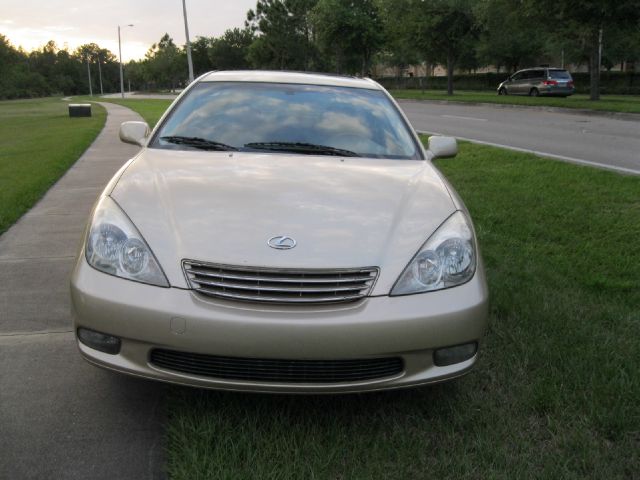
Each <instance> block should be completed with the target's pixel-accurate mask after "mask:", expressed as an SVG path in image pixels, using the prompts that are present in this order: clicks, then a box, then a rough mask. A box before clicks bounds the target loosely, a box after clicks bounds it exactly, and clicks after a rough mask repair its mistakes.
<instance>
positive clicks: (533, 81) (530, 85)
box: [523, 69, 547, 94]
mask: <svg viewBox="0 0 640 480" xmlns="http://www.w3.org/2000/svg"><path fill="white" fill-rule="evenodd" d="M546 79H547V75H546V71H545V70H544V69H538V70H531V77H530V78H529V79H528V80H527V88H526V90H525V91H524V92H523V93H525V94H529V92H531V90H533V89H534V88H536V89H538V91H541V89H542V82H544V81H545V80H546Z"/></svg>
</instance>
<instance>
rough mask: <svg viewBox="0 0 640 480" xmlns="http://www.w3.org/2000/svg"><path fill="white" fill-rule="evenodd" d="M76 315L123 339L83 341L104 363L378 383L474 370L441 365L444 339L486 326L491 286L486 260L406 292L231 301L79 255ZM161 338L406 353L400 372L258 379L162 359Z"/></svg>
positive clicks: (159, 374) (296, 350)
mask: <svg viewBox="0 0 640 480" xmlns="http://www.w3.org/2000/svg"><path fill="white" fill-rule="evenodd" d="M71 299H72V313H73V318H74V324H75V327H76V332H77V328H80V327H84V328H88V329H91V330H95V331H98V332H103V333H106V334H109V335H114V336H117V337H119V338H120V339H121V340H122V346H121V349H120V352H119V353H118V354H116V355H112V354H108V353H103V352H100V351H98V350H94V349H93V348H90V347H87V346H86V345H84V344H83V343H80V342H78V346H79V348H80V351H81V353H82V355H83V356H84V357H85V358H86V359H87V360H88V361H90V362H92V363H94V364H96V365H99V366H101V367H105V368H109V369H113V370H117V371H120V372H123V373H127V374H131V375H137V376H140V377H146V378H151V379H156V380H162V381H166V382H171V383H177V384H183V385H191V386H197V387H205V388H215V389H225V390H240V391H261V392H290V393H336V392H360V391H374V390H383V389H392V388H401V387H409V386H416V385H423V384H428V383H434V382H439V381H443V380H447V379H450V378H454V377H457V376H460V375H462V374H464V373H466V372H467V371H468V370H469V369H470V368H471V367H472V366H473V365H474V363H475V362H476V359H477V354H476V355H475V356H473V357H472V358H470V359H468V360H466V361H463V362H460V363H456V364H454V365H449V366H444V367H440V366H436V365H435V364H434V361H433V351H434V350H435V349H438V348H442V347H447V346H453V345H459V344H464V343H468V342H479V341H480V340H481V338H482V336H483V334H484V332H485V329H486V318H487V308H488V293H487V287H486V281H485V278H484V273H483V270H482V267H481V266H479V268H478V271H477V273H476V275H475V276H474V278H473V279H472V280H471V281H470V282H468V283H466V284H465V285H462V286H459V287H455V288H450V289H447V290H441V291H438V292H431V293H426V294H418V295H410V296H404V297H388V296H382V297H369V298H367V299H365V300H363V301H361V302H357V303H352V304H338V305H325V306H316V307H309V306H306V307H289V306H268V305H259V304H243V303H233V302H226V301H221V300H217V299H212V298H206V297H202V296H201V295H199V294H196V293H194V292H192V291H188V290H184V289H178V288H160V287H153V286H149V285H144V284H140V283H136V282H132V281H128V280H124V279H120V278H116V277H113V276H110V275H107V274H104V273H102V272H98V271H96V270H94V269H93V268H92V267H90V266H89V265H88V264H87V263H86V261H85V260H84V256H82V255H81V256H80V258H79V259H78V261H77V264H76V268H75V270H74V272H73V275H72V279H71ZM154 348H162V349H170V350H178V351H184V352H191V353H200V354H208V355H216V356H228V357H241V358H261V359H290V360H333V359H339V360H345V359H363V358H377V357H386V356H399V357H401V358H402V360H403V363H404V369H403V371H402V372H401V373H399V374H397V375H394V376H393V377H387V378H381V379H375V380H366V381H357V382H339V383H329V384H318V383H282V382H256V381H244V380H229V379H220V378H211V377H205V376H200V375H192V374H185V373H179V372H176V371H172V370H167V369H164V368H159V367H157V366H155V365H154V364H152V363H151V361H150V355H151V351H152V350H153V349H154Z"/></svg>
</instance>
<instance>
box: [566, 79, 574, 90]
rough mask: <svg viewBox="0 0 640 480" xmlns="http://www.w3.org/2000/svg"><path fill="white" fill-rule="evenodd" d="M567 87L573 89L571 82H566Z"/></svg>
mask: <svg viewBox="0 0 640 480" xmlns="http://www.w3.org/2000/svg"><path fill="white" fill-rule="evenodd" d="M567 87H571V88H573V80H569V81H568V82H567Z"/></svg>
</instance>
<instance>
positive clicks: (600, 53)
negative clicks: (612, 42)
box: [598, 27, 602, 76]
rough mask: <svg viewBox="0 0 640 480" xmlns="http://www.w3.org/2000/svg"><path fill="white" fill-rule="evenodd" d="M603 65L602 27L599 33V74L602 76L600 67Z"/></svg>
mask: <svg viewBox="0 0 640 480" xmlns="http://www.w3.org/2000/svg"><path fill="white" fill-rule="evenodd" d="M601 65H602V27H600V32H599V33H598V76H600V67H601Z"/></svg>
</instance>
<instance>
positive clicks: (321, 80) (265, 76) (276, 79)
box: [200, 70, 382, 90]
mask: <svg viewBox="0 0 640 480" xmlns="http://www.w3.org/2000/svg"><path fill="white" fill-rule="evenodd" d="M200 81H201V82H264V83H299V84H307V85H327V86H333V87H352V88H367V89H369V90H382V87H381V86H380V85H378V83H376V82H374V81H373V80H371V79H369V78H356V77H347V76H340V75H329V74H324V73H303V72H280V71H265V70H227V71H220V72H209V73H205V74H204V75H202V76H201V77H200Z"/></svg>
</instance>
